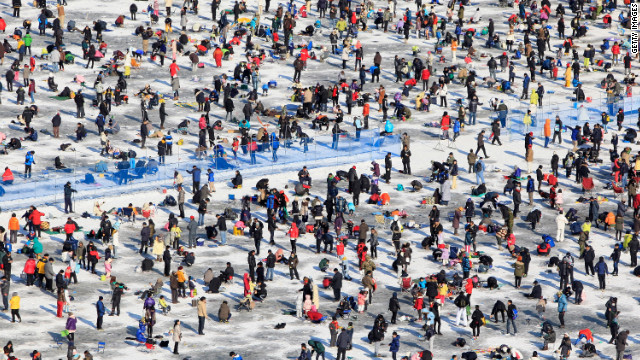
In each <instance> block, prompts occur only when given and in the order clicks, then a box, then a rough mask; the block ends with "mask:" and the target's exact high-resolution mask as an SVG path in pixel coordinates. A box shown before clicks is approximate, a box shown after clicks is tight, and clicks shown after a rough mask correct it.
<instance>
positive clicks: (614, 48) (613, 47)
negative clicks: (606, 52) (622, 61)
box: [611, 45, 620, 55]
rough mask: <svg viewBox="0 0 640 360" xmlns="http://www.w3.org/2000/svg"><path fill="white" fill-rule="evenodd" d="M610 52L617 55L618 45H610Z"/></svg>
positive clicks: (618, 52) (618, 51)
mask: <svg viewBox="0 0 640 360" xmlns="http://www.w3.org/2000/svg"><path fill="white" fill-rule="evenodd" d="M611 53H612V54H616V55H619V54H620V45H613V46H612V47H611Z"/></svg>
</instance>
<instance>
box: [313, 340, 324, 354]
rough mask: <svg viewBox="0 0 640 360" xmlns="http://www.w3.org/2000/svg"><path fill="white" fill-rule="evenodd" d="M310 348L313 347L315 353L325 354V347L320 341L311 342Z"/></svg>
mask: <svg viewBox="0 0 640 360" xmlns="http://www.w3.org/2000/svg"><path fill="white" fill-rule="evenodd" d="M309 346H311V348H312V349H313V351H315V352H316V353H318V354H321V353H323V352H324V345H322V343H321V342H319V341H315V340H309Z"/></svg>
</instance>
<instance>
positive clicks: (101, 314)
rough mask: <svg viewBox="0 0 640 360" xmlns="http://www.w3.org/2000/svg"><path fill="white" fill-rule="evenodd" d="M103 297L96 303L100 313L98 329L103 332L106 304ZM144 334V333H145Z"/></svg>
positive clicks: (97, 310) (97, 322) (97, 323)
mask: <svg viewBox="0 0 640 360" xmlns="http://www.w3.org/2000/svg"><path fill="white" fill-rule="evenodd" d="M102 300H103V297H102V296H100V297H99V298H98V302H97V303H96V312H97V313H98V320H97V321H96V329H98V330H102V317H103V316H104V312H105V309H104V303H103V302H102ZM143 334H144V332H143Z"/></svg>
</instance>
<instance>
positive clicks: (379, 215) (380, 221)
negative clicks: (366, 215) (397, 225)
mask: <svg viewBox="0 0 640 360" xmlns="http://www.w3.org/2000/svg"><path fill="white" fill-rule="evenodd" d="M373 216H374V217H375V219H376V224H380V225H382V226H384V223H385V221H384V215H382V213H381V212H374V213H373Z"/></svg>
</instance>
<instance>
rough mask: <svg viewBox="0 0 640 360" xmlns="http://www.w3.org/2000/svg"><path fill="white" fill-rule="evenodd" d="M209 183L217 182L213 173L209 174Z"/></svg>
mask: <svg viewBox="0 0 640 360" xmlns="http://www.w3.org/2000/svg"><path fill="white" fill-rule="evenodd" d="M207 181H208V182H214V181H215V178H214V174H213V171H212V172H210V173H207Z"/></svg>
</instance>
